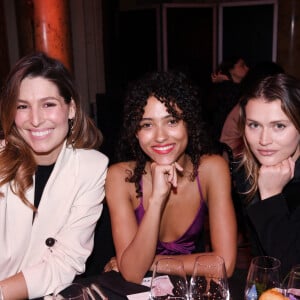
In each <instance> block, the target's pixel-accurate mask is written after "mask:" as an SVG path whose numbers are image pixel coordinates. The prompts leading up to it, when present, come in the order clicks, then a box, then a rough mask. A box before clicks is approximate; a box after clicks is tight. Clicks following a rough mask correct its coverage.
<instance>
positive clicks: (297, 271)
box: [286, 265, 300, 300]
mask: <svg viewBox="0 0 300 300" xmlns="http://www.w3.org/2000/svg"><path fill="white" fill-rule="evenodd" d="M286 293H287V295H286V296H288V297H289V299H291V300H299V299H300V265H297V266H294V267H293V268H292V270H291V272H290V275H289V281H288V284H287V290H286Z"/></svg>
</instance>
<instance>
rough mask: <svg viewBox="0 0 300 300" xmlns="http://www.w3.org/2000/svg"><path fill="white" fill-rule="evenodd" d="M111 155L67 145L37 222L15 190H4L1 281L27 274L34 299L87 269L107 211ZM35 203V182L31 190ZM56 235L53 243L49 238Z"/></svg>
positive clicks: (0, 215) (0, 208)
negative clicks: (106, 184)
mask: <svg viewBox="0 0 300 300" xmlns="http://www.w3.org/2000/svg"><path fill="white" fill-rule="evenodd" d="M107 165H108V158H107V157H106V156H105V155H104V154H102V153H100V152H99V151H96V150H83V149H76V150H74V149H73V148H71V147H66V146H65V145H64V147H63V148H62V150H61V152H60V154H59V157H58V159H57V161H56V163H55V166H54V169H53V171H52V173H51V175H50V177H49V179H48V182H47V184H46V186H45V188H44V192H43V194H42V197H41V201H40V204H39V207H38V213H37V214H36V217H35V219H34V222H33V223H32V220H33V211H32V210H31V209H30V208H29V207H28V206H26V205H25V204H23V202H22V201H21V200H20V199H19V198H18V197H17V196H16V195H15V194H14V193H13V192H12V191H11V189H10V187H9V184H6V185H5V186H2V187H1V188H0V191H1V192H3V193H4V197H3V198H0V280H2V279H5V278H7V277H8V276H11V275H14V274H16V273H18V272H20V271H22V272H23V274H24V277H25V280H26V284H27V288H28V293H29V298H37V297H41V296H44V295H47V294H50V293H52V292H53V291H54V289H55V288H56V287H57V286H58V285H61V284H63V283H69V282H72V281H73V279H74V277H75V275H76V274H80V273H82V272H84V270H85V262H86V260H87V258H88V256H89V255H90V253H91V251H92V248H93V237H94V229H95V226H96V222H97V220H98V219H99V217H100V215H101V212H102V200H103V198H104V182H105V177H106V171H107ZM26 197H27V199H28V200H29V201H30V202H31V203H34V186H33V187H31V188H30V189H29V190H28V192H27V193H26ZM48 238H53V239H54V240H55V243H54V245H53V246H52V247H49V246H47V245H46V240H47V239H48Z"/></svg>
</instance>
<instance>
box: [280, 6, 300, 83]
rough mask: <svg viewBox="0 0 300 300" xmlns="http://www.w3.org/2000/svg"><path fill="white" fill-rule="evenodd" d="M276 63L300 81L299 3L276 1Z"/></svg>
mask: <svg viewBox="0 0 300 300" xmlns="http://www.w3.org/2000/svg"><path fill="white" fill-rule="evenodd" d="M277 58H278V59H277V61H278V63H279V64H280V65H281V66H282V67H283V68H284V70H285V71H286V73H288V74H291V75H293V76H296V77H297V78H299V79H300V68H299V65H300V1H299V0H279V1H278V48H277Z"/></svg>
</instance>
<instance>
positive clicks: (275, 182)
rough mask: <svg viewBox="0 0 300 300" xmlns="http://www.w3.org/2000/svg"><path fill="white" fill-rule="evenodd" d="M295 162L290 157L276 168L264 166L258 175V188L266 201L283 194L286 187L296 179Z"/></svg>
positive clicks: (275, 166)
mask: <svg viewBox="0 0 300 300" xmlns="http://www.w3.org/2000/svg"><path fill="white" fill-rule="evenodd" d="M294 171H295V162H294V160H293V159H292V158H291V157H290V158H288V159H285V160H284V161H282V162H280V163H278V164H277V165H274V166H265V165H262V166H261V167H260V170H259V175H258V188H259V192H260V196H261V199H262V200H264V199H266V198H269V197H271V196H274V195H276V194H279V193H281V192H282V189H283V188H284V186H285V185H286V184H287V183H288V182H289V181H290V180H291V179H292V178H293V177H294Z"/></svg>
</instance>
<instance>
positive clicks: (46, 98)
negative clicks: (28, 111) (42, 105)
mask: <svg viewBox="0 0 300 300" xmlns="http://www.w3.org/2000/svg"><path fill="white" fill-rule="evenodd" d="M47 100H57V101H58V100H59V98H57V97H55V96H48V97H44V98H39V99H38V101H47ZM17 101H18V102H25V103H28V102H30V101H28V100H23V99H17Z"/></svg>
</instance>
